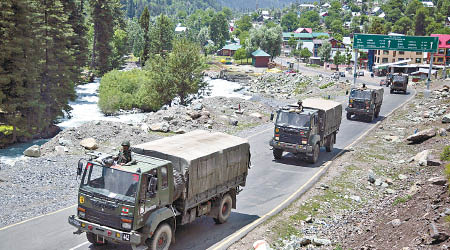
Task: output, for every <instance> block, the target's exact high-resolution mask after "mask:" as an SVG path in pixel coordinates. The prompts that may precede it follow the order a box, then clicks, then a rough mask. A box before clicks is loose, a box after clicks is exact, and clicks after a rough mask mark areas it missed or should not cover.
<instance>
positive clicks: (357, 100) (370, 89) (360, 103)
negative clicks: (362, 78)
mask: <svg viewBox="0 0 450 250" xmlns="http://www.w3.org/2000/svg"><path fill="white" fill-rule="evenodd" d="M383 94H384V89H383V87H380V86H371V85H367V86H363V87H360V88H352V89H351V90H350V95H349V97H348V106H347V108H345V111H347V119H348V120H351V119H353V118H361V119H364V120H366V121H368V122H372V121H373V119H374V118H378V115H379V114H380V110H381V104H383Z"/></svg>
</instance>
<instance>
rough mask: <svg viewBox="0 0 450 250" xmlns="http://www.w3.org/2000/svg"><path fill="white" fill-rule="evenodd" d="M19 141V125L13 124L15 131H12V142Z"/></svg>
mask: <svg viewBox="0 0 450 250" xmlns="http://www.w3.org/2000/svg"><path fill="white" fill-rule="evenodd" d="M16 141H17V127H16V125H13V133H12V141H11V143H15V142H16Z"/></svg>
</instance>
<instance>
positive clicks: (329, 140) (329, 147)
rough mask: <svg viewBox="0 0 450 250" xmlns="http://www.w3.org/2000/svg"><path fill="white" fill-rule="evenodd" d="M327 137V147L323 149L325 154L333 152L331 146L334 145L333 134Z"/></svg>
mask: <svg viewBox="0 0 450 250" xmlns="http://www.w3.org/2000/svg"><path fill="white" fill-rule="evenodd" d="M329 136H330V139H328V143H327V146H326V147H325V149H326V150H327V152H331V151H333V144H334V134H331V135H329Z"/></svg>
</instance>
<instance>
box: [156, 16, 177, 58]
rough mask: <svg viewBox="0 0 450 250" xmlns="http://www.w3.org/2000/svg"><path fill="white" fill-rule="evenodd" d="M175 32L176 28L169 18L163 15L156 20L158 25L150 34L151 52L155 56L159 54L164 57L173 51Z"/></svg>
mask: <svg viewBox="0 0 450 250" xmlns="http://www.w3.org/2000/svg"><path fill="white" fill-rule="evenodd" d="M174 30H175V26H174V24H173V22H172V20H171V19H170V18H169V17H168V16H166V15H163V14H161V15H160V16H159V17H158V18H157V19H156V23H155V25H154V26H153V27H152V29H151V32H150V34H151V35H150V38H151V52H152V53H153V54H159V55H162V56H163V57H164V56H165V55H166V53H167V52H169V51H170V50H172V41H173V36H174V33H175V31H174Z"/></svg>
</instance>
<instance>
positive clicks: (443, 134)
mask: <svg viewBox="0 0 450 250" xmlns="http://www.w3.org/2000/svg"><path fill="white" fill-rule="evenodd" d="M438 134H439V136H441V137H445V136H447V131H446V130H445V128H440V129H439V130H438Z"/></svg>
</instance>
